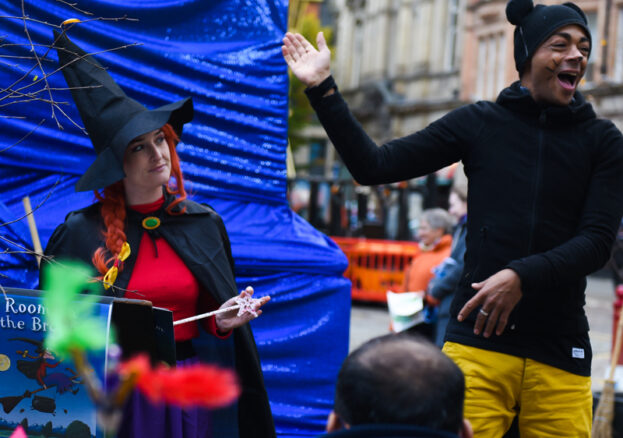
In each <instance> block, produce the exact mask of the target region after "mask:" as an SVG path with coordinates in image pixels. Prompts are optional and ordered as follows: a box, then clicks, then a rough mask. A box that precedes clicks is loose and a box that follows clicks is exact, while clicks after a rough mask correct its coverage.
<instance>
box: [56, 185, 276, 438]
mask: <svg viewBox="0 0 623 438" xmlns="http://www.w3.org/2000/svg"><path fill="white" fill-rule="evenodd" d="M173 200H174V197H173V196H171V195H169V194H167V193H166V192H165V202H164V205H163V206H162V208H161V209H160V210H158V211H157V212H154V213H150V214H149V216H157V217H159V218H160V220H161V225H160V227H158V228H157V232H158V233H159V235H160V236H162V237H163V238H164V239H165V240H166V241H167V243H168V244H169V245H171V247H172V248H173V250H174V251H175V252H176V253H177V254H178V255H179V256H180V258H181V259H182V260H183V261H184V263H185V264H186V266H187V267H188V269H189V270H190V271H191V272H192V273H193V275H194V276H195V278H196V279H197V281H198V282H199V283H200V284H201V286H202V288H201V289H202V290H203V291H209V292H210V293H211V294H212V297H213V298H214V299H215V300H216V302H217V303H218V305H221V304H222V303H224V302H225V301H226V300H228V299H229V298H231V297H234V296H236V295H237V294H238V292H237V287H236V282H235V279H234V260H233V257H232V254H231V246H230V242H229V237H228V235H227V231H226V229H225V225H224V224H223V221H222V219H221V217H220V216H219V215H218V214H217V213H216V212H215V211H214V210H213V209H211V208H210V207H208V206H206V205H203V204H198V203H196V202H193V201H189V200H185V201H184V202H183V203H181V205H178V206H176V209H177V210H180V209H181V207H182V206H183V207H186V211H185V212H184V213H183V214H181V215H169V214H167V213H166V212H165V211H164V209H165V208H166V207H167V206H168V205H169V204H170V203H171V202H172V201H173ZM100 207H101V204H100V203H96V204H93V205H91V206H89V207H86V208H83V209H81V210H76V211H73V212H71V213H69V214H68V215H67V217H66V218H65V222H64V223H63V224H61V225H59V226H58V227H57V228H56V230H55V231H54V233H53V234H52V236H51V237H50V240H49V241H48V244H47V247H46V249H45V254H46V255H47V256H53V257H54V258H57V259H60V258H64V259H74V260H81V261H83V262H86V263H88V264H91V258H92V256H93V253H94V252H95V250H96V249H97V248H98V247H100V246H103V245H104V242H103V240H102V231H103V229H104V227H103V223H102V218H101V214H100ZM145 216H147V215H142V214H140V213H138V212H136V211H134V210H131V209H127V218H126V229H125V232H126V238H127V242H128V244H129V245H130V249H131V251H132V253H131V255H130V256H129V257H128V259H127V260H126V261H125V266H124V269H123V271H121V272H120V273H119V276H118V277H117V280H116V281H115V284H114V286H113V287H111V288H110V289H108V290H104V288H103V287H102V289H101V294H102V295H109V296H117V297H122V296H123V294H124V289H126V288H127V286H128V283H129V281H130V276H131V273H132V270H133V268H134V263H135V262H136V258H137V253H138V248H139V244H140V241H141V238H142V236H143V232H145V230H144V229H143V228H142V226H141V221H142V219H143V218H144V217H145ZM233 338H234V351H235V353H234V354H235V358H234V361H235V367H236V371H237V373H238V376H239V378H240V383H241V386H242V393H241V396H240V398H239V400H238V429H239V434H240V438H256V437H257V438H272V437H275V428H274V424H273V418H272V414H271V410H270V405H269V402H268V396H267V394H266V389H265V387H264V378H263V375H262V369H261V366H260V360H259V357H258V353H257V348H256V345H255V340H254V338H253V333H252V332H251V328H250V326H249V324H245V325H244V326H242V327H239V328H237V329H235V330H234V333H233ZM193 342H195V340H193ZM197 350H198V353H199V354H200V352H199V350H200V348H197ZM200 356H201V354H200Z"/></svg>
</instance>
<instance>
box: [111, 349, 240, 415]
mask: <svg viewBox="0 0 623 438" xmlns="http://www.w3.org/2000/svg"><path fill="white" fill-rule="evenodd" d="M119 373H120V374H121V376H122V377H125V378H128V377H130V376H135V378H136V387H137V388H138V389H139V390H140V391H141V392H142V393H143V394H145V395H146V396H147V398H149V399H150V400H151V401H152V402H154V403H169V404H174V405H177V406H182V407H188V406H201V407H205V408H220V407H224V406H227V405H229V404H231V403H233V402H234V401H235V400H236V399H237V398H238V396H239V395H240V386H239V385H238V379H237V377H236V374H235V373H234V372H233V371H231V370H228V369H223V368H219V367H217V366H214V365H204V364H196V365H191V366H187V367H184V368H168V367H166V366H164V365H160V366H158V367H156V368H152V367H151V366H150V364H149V359H148V358H147V356H145V355H139V356H137V357H135V358H133V359H130V360H129V361H126V362H124V363H122V364H121V365H120V368H119Z"/></svg>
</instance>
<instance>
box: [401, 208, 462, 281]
mask: <svg viewBox="0 0 623 438" xmlns="http://www.w3.org/2000/svg"><path fill="white" fill-rule="evenodd" d="M451 230H452V217H451V216H450V215H449V214H448V212H447V211H445V210H444V209H442V208H431V209H427V210H424V211H423V212H422V216H421V218H420V225H419V227H418V229H417V237H418V243H419V246H420V250H421V252H419V253H418V255H417V256H415V257H414V258H413V259H412V260H411V263H410V264H409V266H407V268H406V269H405V277H404V281H403V288H402V289H403V291H411V292H416V291H422V292H423V291H425V290H426V288H427V287H428V282H429V281H430V280H431V278H433V268H434V267H435V266H437V265H439V263H441V261H442V260H444V259H445V258H446V257H448V256H449V255H450V247H451V245H452V236H451V234H450V232H451Z"/></svg>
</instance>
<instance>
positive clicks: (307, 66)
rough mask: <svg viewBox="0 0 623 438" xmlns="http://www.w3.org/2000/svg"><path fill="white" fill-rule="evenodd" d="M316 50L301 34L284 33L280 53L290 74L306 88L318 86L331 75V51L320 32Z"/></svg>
mask: <svg viewBox="0 0 623 438" xmlns="http://www.w3.org/2000/svg"><path fill="white" fill-rule="evenodd" d="M316 43H317V44H318V49H316V48H315V47H314V46H313V45H312V44H311V43H310V42H309V41H307V40H306V39H305V37H303V35H301V34H298V33H296V34H293V33H290V32H288V33H286V36H285V37H284V38H283V46H282V47H281V51H282V53H283V57H284V58H285V60H286V62H287V63H288V66H290V69H292V73H294V75H295V76H296V77H297V78H299V80H300V81H301V82H303V83H304V84H305V85H307V86H308V87H313V86H315V85H318V84H320V83H321V82H322V81H323V80H325V79H326V78H327V77H329V75H330V74H331V51H330V50H329V47H328V46H327V42H326V41H325V39H324V35H323V34H322V32H319V33H318V36H317V37H316Z"/></svg>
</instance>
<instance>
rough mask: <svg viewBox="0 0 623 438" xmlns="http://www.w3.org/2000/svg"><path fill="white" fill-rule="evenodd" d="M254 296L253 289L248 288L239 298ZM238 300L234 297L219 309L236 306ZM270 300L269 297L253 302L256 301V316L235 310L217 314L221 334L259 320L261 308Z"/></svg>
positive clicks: (217, 323)
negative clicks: (253, 320)
mask: <svg viewBox="0 0 623 438" xmlns="http://www.w3.org/2000/svg"><path fill="white" fill-rule="evenodd" d="M252 295H253V288H252V287H251V286H248V287H247V288H246V289H245V290H243V291H242V292H241V293H240V295H239V297H243V298H245V297H247V298H251V296H252ZM237 298H238V297H233V298H230V299H229V300H227V301H225V302H224V303H223V304H222V305H221V307H219V309H224V308H227V307H233V306H234V305H236V304H237ZM269 300H270V297H269V296H266V297H262V298H260V299H258V300H253V301H256V303H255V308H254V309H253V310H254V312H255V315H254V314H253V313H252V312H249V311H245V312H242V313H241V312H239V311H238V309H233V310H230V311H229V312H224V313H219V314H217V315H216V327H218V329H219V331H220V332H222V333H225V332H228V331H230V330H232V329H235V328H238V327H240V326H243V325H245V324H246V323H248V322H249V321H251V320H252V319H255V318H257V317H258V316H260V315H261V314H262V311H261V310H260V307H262V306H263V305H264V304H266V303H267V302H268V301H269Z"/></svg>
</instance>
